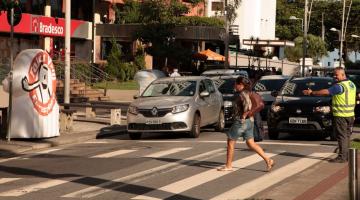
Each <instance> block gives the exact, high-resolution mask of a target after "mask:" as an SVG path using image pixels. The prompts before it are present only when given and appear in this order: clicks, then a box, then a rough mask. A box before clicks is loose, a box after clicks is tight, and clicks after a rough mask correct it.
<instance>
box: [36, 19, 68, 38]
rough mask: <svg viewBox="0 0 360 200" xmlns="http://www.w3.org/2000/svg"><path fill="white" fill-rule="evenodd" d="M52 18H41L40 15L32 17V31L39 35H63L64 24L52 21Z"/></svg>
mask: <svg viewBox="0 0 360 200" xmlns="http://www.w3.org/2000/svg"><path fill="white" fill-rule="evenodd" d="M51 21H52V20H49V19H46V18H45V19H42V17H33V18H32V24H31V25H32V27H31V29H32V31H33V33H39V34H40V35H53V36H64V26H63V25H62V24H61V25H60V24H59V23H58V24H56V23H52V22H51Z"/></svg>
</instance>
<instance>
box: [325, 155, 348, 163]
mask: <svg viewBox="0 0 360 200" xmlns="http://www.w3.org/2000/svg"><path fill="white" fill-rule="evenodd" d="M329 162H331V163H346V162H347V160H345V159H342V158H341V157H340V156H338V157H336V158H334V159H331V160H329Z"/></svg>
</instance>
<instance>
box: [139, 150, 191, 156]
mask: <svg viewBox="0 0 360 200" xmlns="http://www.w3.org/2000/svg"><path fill="white" fill-rule="evenodd" d="M189 149H191V148H190V147H184V148H172V149H169V150H165V151H160V152H156V153H153V154H150V155H147V156H144V157H148V158H160V157H164V156H167V155H170V154H174V153H178V152H181V151H186V150H189Z"/></svg>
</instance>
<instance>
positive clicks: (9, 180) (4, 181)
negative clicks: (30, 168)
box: [0, 178, 21, 184]
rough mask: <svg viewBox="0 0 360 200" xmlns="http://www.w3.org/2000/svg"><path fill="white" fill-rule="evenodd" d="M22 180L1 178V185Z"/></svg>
mask: <svg viewBox="0 0 360 200" xmlns="http://www.w3.org/2000/svg"><path fill="white" fill-rule="evenodd" d="M19 179H21V178H0V184H4V183H9V182H12V181H16V180H19Z"/></svg>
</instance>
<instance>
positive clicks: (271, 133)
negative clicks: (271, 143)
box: [268, 129, 279, 140]
mask: <svg viewBox="0 0 360 200" xmlns="http://www.w3.org/2000/svg"><path fill="white" fill-rule="evenodd" d="M268 135H269V138H270V139H271V140H277V139H279V132H278V131H276V130H271V129H269V130H268Z"/></svg>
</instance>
